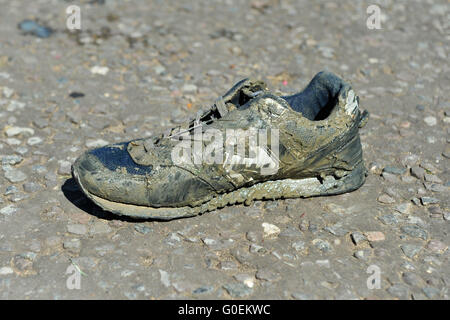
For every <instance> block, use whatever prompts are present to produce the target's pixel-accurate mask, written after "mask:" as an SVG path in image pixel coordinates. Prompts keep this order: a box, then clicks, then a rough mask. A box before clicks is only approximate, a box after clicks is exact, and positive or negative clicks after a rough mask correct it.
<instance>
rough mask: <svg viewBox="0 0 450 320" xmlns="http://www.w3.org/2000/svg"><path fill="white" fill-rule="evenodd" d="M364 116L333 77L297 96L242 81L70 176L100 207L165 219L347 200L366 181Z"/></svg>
mask: <svg viewBox="0 0 450 320" xmlns="http://www.w3.org/2000/svg"><path fill="white" fill-rule="evenodd" d="M367 119H368V113H367V112H366V111H364V112H362V111H361V110H360V108H359V98H358V96H357V95H356V94H355V92H354V91H353V89H352V88H351V86H350V85H349V84H347V83H346V82H344V81H343V80H342V79H340V78H339V77H337V76H336V75H334V74H332V73H330V72H320V73H318V74H317V75H316V76H315V77H314V78H313V79H312V80H311V82H310V83H309V84H308V86H307V87H306V88H305V89H304V90H303V91H301V92H299V93H297V94H294V95H291V96H280V95H276V94H274V93H272V92H271V91H269V90H268V89H267V87H266V85H265V84H264V83H263V82H260V81H253V80H250V79H244V80H242V81H240V82H238V83H237V84H236V85H234V86H233V87H232V88H231V89H230V90H229V91H228V92H227V93H225V94H224V95H223V96H221V97H219V99H217V101H216V102H215V103H214V104H213V105H212V106H211V107H210V108H209V109H208V110H205V111H201V112H199V113H198V114H197V115H196V117H195V119H194V120H191V121H188V122H186V123H184V124H182V125H180V126H177V127H175V128H172V129H170V130H168V131H167V132H165V133H164V134H161V135H159V136H155V137H149V138H145V139H138V140H134V141H129V142H123V143H118V144H112V145H108V146H105V147H102V148H97V149H93V150H89V151H87V152H85V153H84V154H83V155H81V156H80V157H79V158H78V159H77V160H76V161H75V163H74V164H73V166H72V174H73V176H74V178H75V179H76V180H77V182H78V183H79V185H80V187H81V189H82V190H83V192H84V193H85V194H86V195H87V196H88V197H89V198H90V199H91V200H92V201H94V202H95V203H96V204H97V205H99V206H100V207H102V208H103V209H105V210H107V211H110V212H112V213H115V214H119V215H126V216H131V217H136V218H152V219H162V220H170V219H174V218H180V217H190V216H195V215H197V214H200V213H203V212H207V211H212V210H214V209H217V208H221V207H224V206H226V205H232V204H237V203H245V204H249V203H251V202H252V201H253V200H262V199H283V198H299V197H312V196H326V195H335V194H341V193H345V192H350V191H353V190H355V189H357V188H359V187H360V186H361V185H362V184H363V183H364V180H365V176H366V169H365V167H364V162H363V155H362V148H361V142H360V138H359V133H358V130H359V128H360V127H362V126H363V125H364V124H365V122H366V121H367Z"/></svg>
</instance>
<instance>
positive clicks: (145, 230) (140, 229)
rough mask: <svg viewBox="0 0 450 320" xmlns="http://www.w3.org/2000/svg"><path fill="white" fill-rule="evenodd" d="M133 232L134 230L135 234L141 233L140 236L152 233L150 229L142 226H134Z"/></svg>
mask: <svg viewBox="0 0 450 320" xmlns="http://www.w3.org/2000/svg"><path fill="white" fill-rule="evenodd" d="M134 230H136V231H137V232H139V233H142V234H148V233H150V232H152V231H153V230H152V229H151V228H149V227H147V226H145V225H143V224H136V225H134Z"/></svg>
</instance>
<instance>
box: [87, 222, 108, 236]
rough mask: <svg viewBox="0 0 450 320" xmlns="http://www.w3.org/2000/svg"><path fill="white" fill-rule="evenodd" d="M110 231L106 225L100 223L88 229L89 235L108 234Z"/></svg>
mask: <svg viewBox="0 0 450 320" xmlns="http://www.w3.org/2000/svg"><path fill="white" fill-rule="evenodd" d="M111 231H112V229H111V227H110V226H109V225H108V224H106V223H104V222H101V221H97V222H94V223H93V224H92V225H91V227H90V229H89V234H90V235H95V234H103V233H110V232H111Z"/></svg>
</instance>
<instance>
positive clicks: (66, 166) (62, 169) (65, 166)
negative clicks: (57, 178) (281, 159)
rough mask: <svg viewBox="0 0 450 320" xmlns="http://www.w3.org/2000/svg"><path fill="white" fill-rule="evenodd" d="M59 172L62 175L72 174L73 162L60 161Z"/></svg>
mask: <svg viewBox="0 0 450 320" xmlns="http://www.w3.org/2000/svg"><path fill="white" fill-rule="evenodd" d="M58 174H59V175H62V176H68V175H71V174H72V164H71V163H70V162H69V161H65V160H61V161H59V168H58Z"/></svg>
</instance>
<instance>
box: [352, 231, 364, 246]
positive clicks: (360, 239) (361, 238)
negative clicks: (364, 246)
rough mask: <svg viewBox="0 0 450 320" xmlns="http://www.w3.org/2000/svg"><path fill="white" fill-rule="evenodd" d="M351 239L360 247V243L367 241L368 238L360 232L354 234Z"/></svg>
mask: <svg viewBox="0 0 450 320" xmlns="http://www.w3.org/2000/svg"><path fill="white" fill-rule="evenodd" d="M351 238H352V241H353V243H354V244H355V245H358V244H359V243H361V242H363V241H366V240H367V238H366V236H365V235H363V234H362V233H361V232H358V231H355V232H352V234H351Z"/></svg>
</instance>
